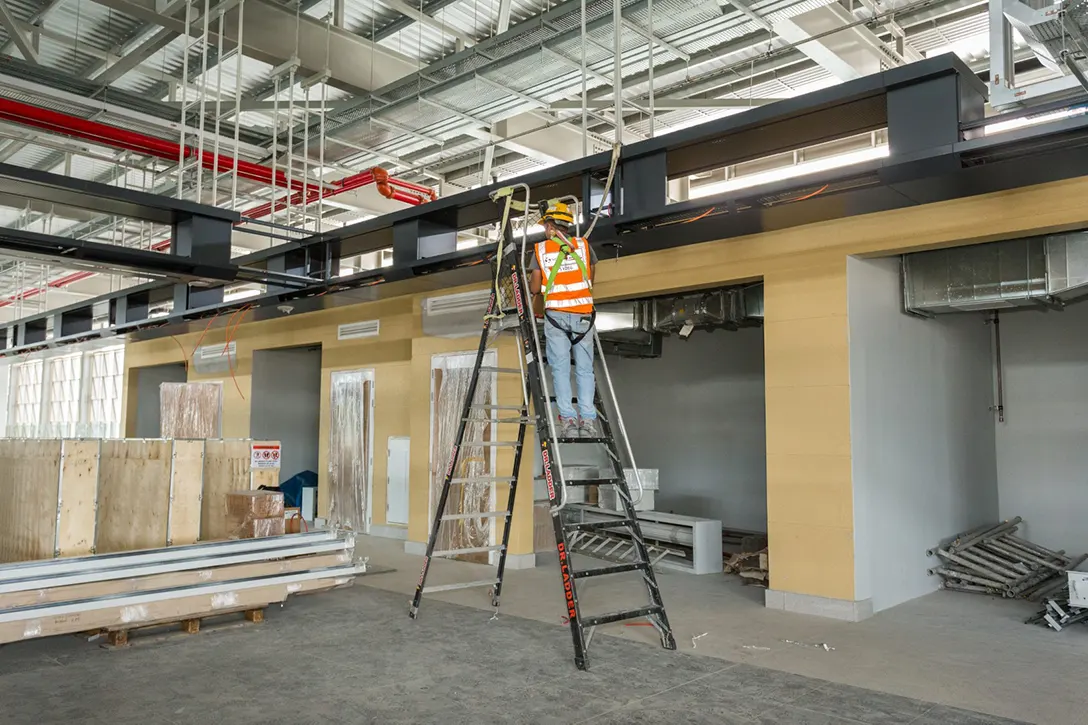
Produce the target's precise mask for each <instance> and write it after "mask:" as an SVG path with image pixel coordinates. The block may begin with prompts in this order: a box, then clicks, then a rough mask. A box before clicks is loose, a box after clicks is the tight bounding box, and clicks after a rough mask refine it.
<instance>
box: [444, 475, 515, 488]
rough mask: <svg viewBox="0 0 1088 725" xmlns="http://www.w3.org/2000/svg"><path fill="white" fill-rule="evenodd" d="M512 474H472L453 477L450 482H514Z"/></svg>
mask: <svg viewBox="0 0 1088 725" xmlns="http://www.w3.org/2000/svg"><path fill="white" fill-rule="evenodd" d="M513 482H514V479H513V478H511V477H510V476H471V477H469V478H451V479H450V483H456V484H460V485H462V486H463V485H465V484H466V483H513Z"/></svg>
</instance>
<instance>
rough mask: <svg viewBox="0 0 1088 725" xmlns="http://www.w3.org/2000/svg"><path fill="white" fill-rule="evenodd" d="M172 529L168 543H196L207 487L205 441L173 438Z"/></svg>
mask: <svg viewBox="0 0 1088 725" xmlns="http://www.w3.org/2000/svg"><path fill="white" fill-rule="evenodd" d="M173 455H174V461H173V474H172V475H173V485H172V486H171V492H170V530H169V532H168V535H167V541H166V544H167V546H182V545H185V544H195V543H196V542H197V540H198V539H199V538H200V503H201V501H200V499H201V494H202V491H203V488H204V441H202V440H201V441H174V453H173Z"/></svg>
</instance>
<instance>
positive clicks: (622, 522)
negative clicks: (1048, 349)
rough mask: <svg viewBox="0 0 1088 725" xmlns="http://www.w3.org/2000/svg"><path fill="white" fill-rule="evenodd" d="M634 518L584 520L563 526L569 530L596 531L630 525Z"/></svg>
mask: <svg viewBox="0 0 1088 725" xmlns="http://www.w3.org/2000/svg"><path fill="white" fill-rule="evenodd" d="M633 523H635V519H613V520H610V521H584V522H582V523H573V524H565V525H564V527H563V528H565V529H568V530H570V531H597V530H598V529H616V528H619V527H621V526H630V525H631V524H633Z"/></svg>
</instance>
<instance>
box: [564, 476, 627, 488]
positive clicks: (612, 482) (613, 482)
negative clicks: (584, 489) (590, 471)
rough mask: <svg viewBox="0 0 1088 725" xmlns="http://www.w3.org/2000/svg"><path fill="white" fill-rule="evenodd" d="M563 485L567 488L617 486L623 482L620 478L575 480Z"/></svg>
mask: <svg viewBox="0 0 1088 725" xmlns="http://www.w3.org/2000/svg"><path fill="white" fill-rule="evenodd" d="M563 483H565V484H567V485H568V486H618V485H620V484H621V483H625V481H624V480H623V479H622V478H576V479H574V480H571V481H564V482H563Z"/></svg>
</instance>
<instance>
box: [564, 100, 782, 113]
mask: <svg viewBox="0 0 1088 725" xmlns="http://www.w3.org/2000/svg"><path fill="white" fill-rule="evenodd" d="M781 100H784V99H782V98H671V97H666V98H656V99H654V108H655V109H656V110H658V111H678V110H682V109H687V108H697V109H708V110H709V109H718V108H738V109H746V108H755V107H756V106H766V105H767V104H768V103H777V102H778V101H781ZM581 107H582V102H581V101H554V102H552V103H551V104H550V105H549V106H548V110H551V111H570V110H577V109H579V108H581ZM586 107H587V108H604V109H607V108H611V107H612V103H611V102H610V101H601V100H591V101H587V102H586Z"/></svg>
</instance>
